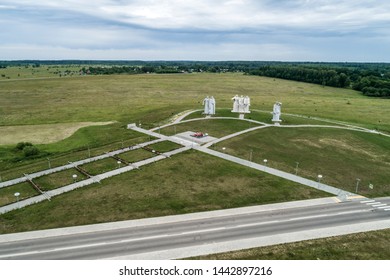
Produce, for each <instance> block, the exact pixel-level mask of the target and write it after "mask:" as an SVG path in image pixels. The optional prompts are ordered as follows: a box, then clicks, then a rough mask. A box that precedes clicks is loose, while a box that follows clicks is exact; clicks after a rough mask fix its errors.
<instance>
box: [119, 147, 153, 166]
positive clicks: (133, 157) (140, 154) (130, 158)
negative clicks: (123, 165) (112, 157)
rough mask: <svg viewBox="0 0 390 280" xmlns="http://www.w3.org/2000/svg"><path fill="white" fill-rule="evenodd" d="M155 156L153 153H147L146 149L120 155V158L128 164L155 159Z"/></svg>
mask: <svg viewBox="0 0 390 280" xmlns="http://www.w3.org/2000/svg"><path fill="white" fill-rule="evenodd" d="M154 156H155V154H153V153H152V152H149V151H146V150H144V149H136V150H132V151H129V152H126V153H122V154H119V155H118V157H119V158H121V159H124V160H126V161H127V162H130V163H134V162H137V161H141V160H144V159H148V158H151V157H154Z"/></svg>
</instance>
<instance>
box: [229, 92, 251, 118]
mask: <svg viewBox="0 0 390 280" xmlns="http://www.w3.org/2000/svg"><path fill="white" fill-rule="evenodd" d="M232 100H233V110H232V112H233V113H240V114H249V113H250V111H249V106H250V105H251V99H250V98H249V96H242V95H241V97H239V96H238V95H236V96H234V97H233V98H232Z"/></svg>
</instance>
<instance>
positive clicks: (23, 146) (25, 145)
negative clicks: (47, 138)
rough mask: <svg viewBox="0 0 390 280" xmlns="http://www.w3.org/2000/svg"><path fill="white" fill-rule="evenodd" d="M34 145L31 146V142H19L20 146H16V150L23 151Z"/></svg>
mask: <svg viewBox="0 0 390 280" xmlns="http://www.w3.org/2000/svg"><path fill="white" fill-rule="evenodd" d="M32 145H33V144H31V143H30V142H19V143H18V144H16V149H17V150H20V151H22V150H23V149H24V148H25V147H29V146H32Z"/></svg>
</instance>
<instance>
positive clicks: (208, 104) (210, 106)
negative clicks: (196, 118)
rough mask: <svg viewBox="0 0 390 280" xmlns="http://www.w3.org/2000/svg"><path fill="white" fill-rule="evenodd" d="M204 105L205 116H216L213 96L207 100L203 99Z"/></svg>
mask: <svg viewBox="0 0 390 280" xmlns="http://www.w3.org/2000/svg"><path fill="white" fill-rule="evenodd" d="M202 105H204V112H203V114H205V115H215V99H214V97H213V96H211V97H208V96H207V97H206V98H205V99H203V103H202Z"/></svg>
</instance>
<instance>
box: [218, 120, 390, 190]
mask: <svg viewBox="0 0 390 280" xmlns="http://www.w3.org/2000/svg"><path fill="white" fill-rule="evenodd" d="M222 147H225V150H224V152H226V153H228V154H232V155H234V156H238V157H241V158H244V159H248V160H249V159H250V155H251V154H252V160H253V161H255V162H257V163H260V164H263V160H264V159H267V160H268V163H267V165H268V166H270V167H273V168H277V169H280V170H284V171H286V172H289V173H293V174H295V171H296V166H297V162H299V164H298V175H300V176H303V177H307V178H310V179H313V180H316V179H317V175H318V174H321V175H323V179H322V182H323V183H326V184H330V185H334V186H336V187H339V188H342V189H344V190H348V191H351V192H355V189H356V188H355V186H356V179H357V178H359V179H360V180H361V182H360V184H359V190H358V192H359V194H362V195H366V196H370V197H376V196H388V195H390V173H389V170H390V137H385V136H381V135H373V134H367V133H363V132H358V131H348V130H340V129H329V128H277V127H270V128H266V129H261V130H258V131H254V132H250V133H247V134H244V135H241V136H238V137H235V138H232V139H229V140H226V141H223V142H220V143H218V146H217V147H214V148H215V149H217V150H220V151H222ZM370 183H371V184H373V185H374V189H373V190H372V189H370V188H368V185H369V184H370Z"/></svg>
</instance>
